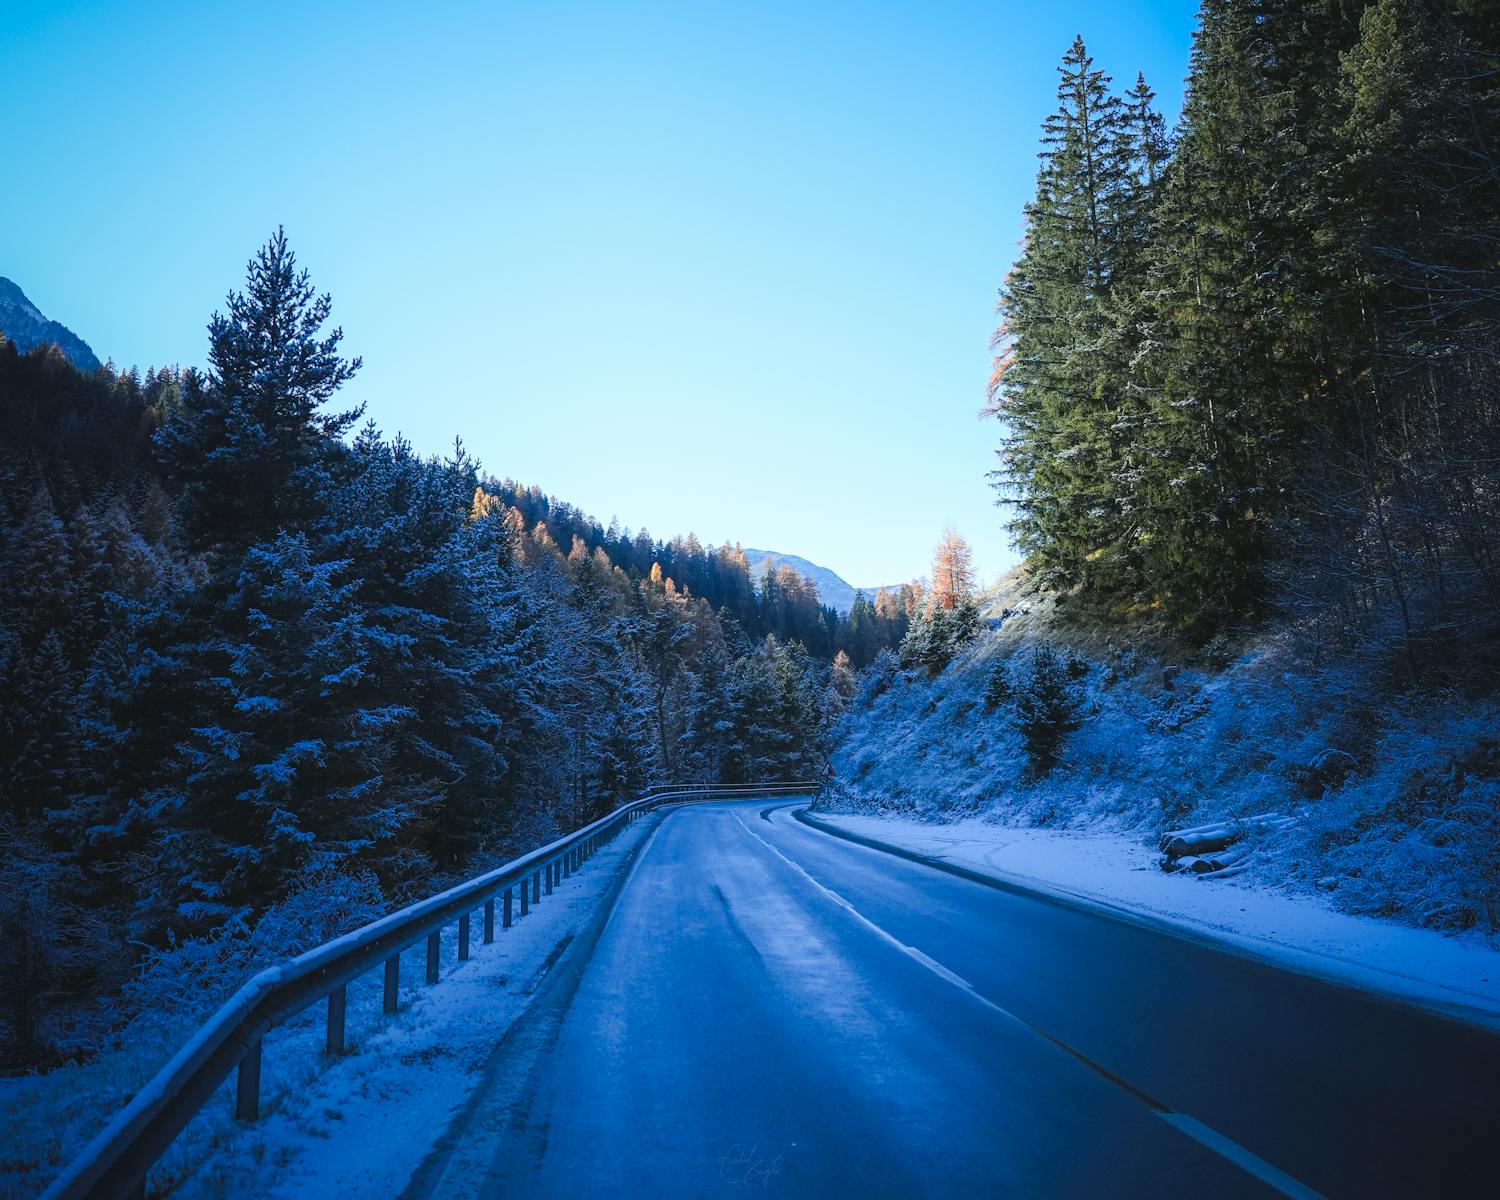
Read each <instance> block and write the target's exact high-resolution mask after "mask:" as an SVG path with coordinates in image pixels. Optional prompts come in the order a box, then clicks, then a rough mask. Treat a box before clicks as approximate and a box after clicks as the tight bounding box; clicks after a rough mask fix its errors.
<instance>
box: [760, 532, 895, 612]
mask: <svg viewBox="0 0 1500 1200" xmlns="http://www.w3.org/2000/svg"><path fill="white" fill-rule="evenodd" d="M740 549H741V550H742V551H743V552H744V555H745V558H746V560H747V561H748V562H749V563H750V570H751V572H752V573H753V574H754V576H755V578H756V579H757V580H760V579H762V578H764V577H765V573H766V572H767V571H768V570H770V569H771V565H772V564H773V563H784V564H785V565H787V566H789V567H791V568H792V570H794V571H796V572H797V573H798V574H799V575H806V576H808V577H810V578H811V579H812V581H813V582H814V583H815V584H817V586H818V599H819V600H821V601H822V602H823V603H824V604H826V605H827V606H828V607H829V608H832V609H834V610H836V611H837V612H838V613H839V614H840V615H842V616H847V615H848V613H849V610H850V609H851V608H853V607H854V596H855V593H856V592H864V594H865V599H867V600H873V599H874V598H875V593H876V592H877V591H878V590H879V587H884V588H885V589H886V590H887V591H892V592H894V591H895V590H896V589H897V588H899V587H900V586H901V585H900V584H899V583H887V584H881V585H879V587H859V588H856V587H855V586H854V585H853V584H851V583H849V582H848V581H847V580H846V579H844V578H843V576H841V575H839V573H838V572H837V571H833V570H830V569H829V568H828V567H825V566H822V565H821V564H819V563H815V562H813V561H811V560H810V559H806V558H803V557H802V556H801V555H798V554H784V553H783V552H781V551H780V550H756V549H753V548H752V547H750V546H742V547H740Z"/></svg>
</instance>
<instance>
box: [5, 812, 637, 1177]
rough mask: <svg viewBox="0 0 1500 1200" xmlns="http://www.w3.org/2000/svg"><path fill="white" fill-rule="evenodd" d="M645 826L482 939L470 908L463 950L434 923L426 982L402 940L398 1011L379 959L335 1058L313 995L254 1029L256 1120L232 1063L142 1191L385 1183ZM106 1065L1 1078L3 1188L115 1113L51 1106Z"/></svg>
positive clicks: (408, 1158) (465, 1080) (438, 1124)
mask: <svg viewBox="0 0 1500 1200" xmlns="http://www.w3.org/2000/svg"><path fill="white" fill-rule="evenodd" d="M653 826H654V822H639V823H637V824H635V825H633V826H629V827H628V828H627V829H626V830H625V831H624V832H622V833H621V834H620V835H619V836H618V837H616V838H615V839H614V841H612V842H611V843H610V844H609V845H607V846H606V847H604V849H602V850H600V851H599V852H598V853H597V854H596V855H595V856H594V857H593V858H592V859H590V860H589V862H588V863H587V864H585V866H584V869H583V870H582V871H581V872H579V873H578V874H576V875H573V876H572V877H571V878H569V879H566V880H564V881H562V882H561V883H560V884H559V885H558V886H557V888H556V890H555V891H554V893H553V894H552V895H551V896H543V897H542V899H541V901H540V903H539V904H538V905H537V906H536V907H533V908H532V910H531V912H530V914H529V915H528V916H527V917H525V918H524V919H519V920H517V922H516V924H515V925H514V926H513V927H512V928H511V929H509V930H502V929H500V928H499V927H498V926H499V920H498V916H497V920H496V924H497V928H496V931H495V941H494V943H493V944H491V945H483V944H482V943H481V941H480V937H479V933H480V929H479V924H478V922H477V921H476V922H475V926H474V944H473V947H472V957H471V958H470V960H469V961H468V962H467V963H463V964H458V963H456V962H455V961H454V957H455V946H454V943H453V938H454V933H455V931H454V930H453V929H449V930H448V931H446V932H445V935H444V946H443V978H442V980H441V982H440V983H439V984H438V986H436V987H427V986H425V985H424V984H422V983H421V982H420V979H421V972H422V961H423V959H424V955H425V950H424V949H423V947H421V946H418V947H415V948H413V949H412V950H410V951H408V952H407V953H406V955H404V956H403V962H402V978H403V982H404V983H405V984H406V986H405V988H404V989H403V995H402V1011H401V1013H400V1014H399V1015H397V1016H396V1017H394V1018H386V1017H383V1016H382V1015H381V1013H380V998H381V979H380V972H379V971H375V972H373V973H372V974H370V975H367V976H365V977H364V978H362V979H360V980H357V981H356V982H355V983H353V984H351V985H350V989H349V998H348V1005H349V1007H348V1018H347V1019H348V1036H349V1042H350V1050H349V1053H348V1054H347V1055H345V1056H344V1057H342V1058H339V1059H335V1060H330V1059H328V1058H325V1057H324V1056H323V1055H322V1053H321V1048H322V1038H323V1023H322V1021H323V1006H322V1005H315V1006H313V1008H312V1009H310V1010H308V1011H307V1012H306V1013H304V1014H302V1016H301V1017H299V1018H298V1019H296V1020H294V1021H293V1022H291V1023H289V1024H288V1025H286V1026H284V1027H282V1028H279V1029H276V1030H273V1031H272V1032H271V1033H270V1034H268V1035H267V1036H266V1042H265V1046H266V1049H265V1058H264V1063H263V1067H262V1070H263V1077H262V1097H263V1100H262V1117H261V1119H260V1120H259V1121H256V1122H254V1123H252V1124H241V1123H239V1122H236V1121H235V1120H234V1119H233V1117H232V1115H231V1104H232V1088H233V1077H232V1076H231V1078H230V1080H229V1081H227V1082H226V1083H225V1085H224V1086H223V1087H221V1088H220V1091H219V1094H218V1095H217V1096H216V1097H215V1098H214V1099H213V1100H212V1101H210V1103H209V1104H208V1106H207V1107H206V1108H205V1109H204V1111H203V1112H202V1113H200V1114H199V1116H198V1117H197V1118H195V1120H194V1121H193V1122H192V1123H191V1124H190V1125H189V1126H188V1127H187V1128H186V1129H185V1130H183V1132H182V1134H181V1135H179V1137H178V1139H177V1141H176V1142H174V1143H173V1145H172V1147H171V1148H170V1149H169V1150H168V1152H167V1154H166V1155H164V1156H163V1158H162V1160H161V1162H160V1163H159V1164H158V1166H157V1169H156V1170H155V1171H154V1172H153V1173H152V1176H151V1181H150V1182H151V1190H150V1192H149V1193H148V1194H162V1193H164V1192H166V1191H169V1190H170V1192H171V1194H172V1195H173V1196H174V1197H182V1198H183V1200H210V1198H222V1197H230V1196H232V1197H236V1198H238V1197H278V1198H280V1197H305V1198H308V1200H311V1198H313V1197H317V1198H318V1200H324V1198H330V1200H336V1198H337V1197H362V1198H366V1197H369V1196H372V1195H380V1196H386V1195H396V1194H398V1193H399V1192H400V1191H401V1190H402V1188H403V1187H404V1185H405V1183H406V1181H407V1179H408V1178H409V1177H410V1175H411V1172H412V1171H413V1170H414V1169H415V1168H416V1167H417V1166H418V1165H419V1164H420V1163H421V1161H422V1159H423V1157H424V1156H425V1155H426V1154H427V1152H428V1151H429V1150H430V1149H431V1148H432V1147H433V1146H434V1144H435V1143H436V1141H437V1139H438V1137H439V1136H440V1135H441V1134H442V1132H443V1130H444V1129H445V1128H446V1127H447V1124H448V1119H449V1117H450V1115H451V1114H452V1113H453V1111H454V1110H455V1109H456V1108H457V1107H458V1106H460V1105H461V1104H462V1103H463V1102H464V1101H465V1099H467V1097H468V1095H469V1093H470V1091H472V1089H473V1088H474V1087H475V1086H476V1084H477V1083H478V1081H479V1078H480V1075H481V1072H482V1070H483V1066H484V1063H485V1060H486V1058H487V1057H488V1052H489V1050H490V1049H491V1048H492V1047H493V1046H494V1044H495V1042H496V1040H497V1039H498V1038H499V1037H500V1035H501V1034H502V1033H503V1032H504V1031H505V1029H506V1027H507V1026H508V1025H509V1024H510V1023H511V1022H512V1021H513V1020H515V1019H516V1017H517V1016H518V1015H519V1014H520V1013H521V1012H523V1011H524V1009H525V1008H526V1005H527V1004H528V1002H529V1001H530V999H531V995H532V992H533V991H534V990H535V987H536V984H537V983H538V982H539V980H540V978H541V977H542V975H543V974H544V973H545V971H546V970H547V969H548V968H549V967H550V965H551V962H552V959H553V957H554V956H555V952H556V951H557V950H558V948H559V947H560V946H562V945H563V944H564V943H565V941H566V939H568V938H570V937H572V936H573V935H575V934H576V933H577V932H578V931H579V930H580V929H581V928H583V926H584V925H585V924H586V923H587V922H588V920H589V919H590V918H591V916H592V915H593V913H594V912H595V910H596V908H597V905H598V904H599V902H600V900H601V899H602V897H603V896H604V894H605V893H606V892H607V891H608V889H609V887H610V885H611V884H612V882H613V881H614V879H615V877H616V874H617V871H618V868H619V867H620V864H621V862H622V860H623V859H624V858H625V857H626V856H627V855H628V854H629V852H630V850H631V848H632V847H633V846H634V845H635V844H636V842H637V841H638V840H639V839H640V838H641V837H642V836H645V831H646V830H647V829H648V828H651V827H653ZM174 1049H175V1047H174V1046H170V1045H163V1046H159V1047H156V1048H155V1057H157V1058H158V1060H159V1061H164V1060H165V1059H166V1058H167V1057H170V1055H171V1053H172V1051H173V1050H174ZM136 1053H138V1051H137V1052H136ZM119 1069H120V1068H119V1067H117V1066H112V1065H111V1063H110V1062H109V1056H105V1061H103V1062H95V1063H90V1064H87V1065H86V1066H84V1067H77V1068H62V1069H60V1070H57V1071H53V1072H50V1073H48V1074H47V1075H42V1076H33V1077H21V1078H17V1079H10V1080H4V1081H0V1111H3V1112H4V1113H5V1114H6V1116H7V1118H8V1120H9V1121H10V1122H11V1124H10V1133H11V1135H13V1136H14V1137H15V1141H14V1142H13V1143H12V1145H11V1147H10V1148H9V1149H8V1150H7V1152H6V1154H5V1155H4V1156H3V1159H0V1196H7V1197H8V1196H17V1197H20V1196H31V1195H34V1194H35V1193H36V1191H37V1190H38V1188H39V1187H40V1186H42V1185H44V1184H45V1182H46V1181H47V1180H48V1179H50V1178H51V1176H52V1175H55V1174H56V1172H57V1170H59V1169H60V1168H61V1166H62V1165H63V1162H64V1161H66V1159H67V1158H68V1157H70V1156H71V1155H72V1154H73V1153H74V1152H76V1150H77V1149H78V1148H79V1147H80V1146H81V1145H82V1144H83V1143H84V1142H85V1141H86V1140H87V1138H88V1137H90V1136H92V1135H93V1133H94V1132H96V1131H97V1129H98V1128H99V1127H100V1126H102V1125H103V1124H104V1123H105V1122H106V1121H107V1120H108V1119H109V1117H110V1116H112V1115H113V1113H112V1110H110V1109H104V1110H103V1111H98V1112H97V1113H96V1114H95V1117H94V1119H93V1120H91V1121H79V1122H74V1123H71V1124H69V1123H68V1122H66V1121H62V1122H59V1120H58V1116H57V1114H58V1111H59V1107H60V1105H59V1099H60V1096H63V1095H68V1094H76V1092H77V1089H80V1088H82V1089H85V1090H87V1089H89V1088H91V1087H93V1086H94V1084H95V1082H96V1081H95V1078H94V1077H95V1076H96V1075H97V1074H98V1072H100V1071H103V1070H108V1071H115V1072H118V1070H119ZM59 1124H61V1125H62V1126H63V1129H62V1130H61V1131H59V1129H58V1128H57V1126H58V1125H59ZM60 1132H61V1136H59V1133H60ZM44 1141H45V1143H46V1144H45V1145H43V1143H44ZM38 1146H41V1147H42V1149H41V1151H40V1153H38V1150H37V1147H38ZM38 1158H41V1159H43V1160H50V1161H46V1162H44V1163H42V1164H39V1163H38V1162H37V1159H38ZM11 1159H15V1160H16V1161H14V1162H12V1161H10V1160H11ZM23 1164H29V1165H26V1169H22V1167H23Z"/></svg>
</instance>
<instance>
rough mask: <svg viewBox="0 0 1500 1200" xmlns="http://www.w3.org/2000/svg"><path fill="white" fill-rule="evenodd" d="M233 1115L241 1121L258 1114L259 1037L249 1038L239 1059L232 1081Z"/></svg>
mask: <svg viewBox="0 0 1500 1200" xmlns="http://www.w3.org/2000/svg"><path fill="white" fill-rule="evenodd" d="M234 1115H235V1117H236V1118H237V1119H238V1120H241V1121H253V1120H255V1118H256V1117H258V1116H260V1037H259V1036H258V1035H257V1036H256V1037H253V1038H251V1039H250V1048H249V1049H248V1050H246V1051H245V1057H244V1058H242V1059H240V1069H239V1071H238V1072H236V1076H235V1081H234Z"/></svg>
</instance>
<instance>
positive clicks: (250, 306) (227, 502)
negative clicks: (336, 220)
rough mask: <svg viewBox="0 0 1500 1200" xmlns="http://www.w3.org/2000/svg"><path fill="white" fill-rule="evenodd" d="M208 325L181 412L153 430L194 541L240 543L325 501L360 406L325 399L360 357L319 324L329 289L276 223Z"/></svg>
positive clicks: (264, 536) (268, 533)
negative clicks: (332, 405) (314, 278)
mask: <svg viewBox="0 0 1500 1200" xmlns="http://www.w3.org/2000/svg"><path fill="white" fill-rule="evenodd" d="M225 309H226V311H225V312H224V313H222V314H221V313H215V314H214V316H213V319H212V320H211V321H210V322H209V325H208V338H209V363H210V371H209V373H208V375H207V376H206V377H200V376H197V375H193V376H190V377H189V378H188V380H187V381H186V382H185V386H184V387H183V390H182V395H181V402H182V411H181V414H180V416H179V417H178V418H177V419H175V420H173V421H171V422H170V423H169V424H167V425H165V426H163V427H162V429H161V430H159V431H158V433H157V449H158V454H159V456H160V459H161V462H162V465H163V468H164V469H165V471H166V472H167V474H168V476H169V477H170V478H171V479H172V480H173V481H174V482H175V484H176V486H177V487H178V489H179V490H180V493H181V497H182V508H183V513H184V517H185V520H186V525H187V529H188V532H189V534H190V536H191V537H192V540H193V543H194V545H195V546H199V547H208V546H223V547H226V548H228V549H231V550H233V549H243V548H244V547H246V546H248V545H250V544H251V543H253V542H256V541H261V540H268V539H270V538H272V537H274V536H275V534H276V532H277V531H278V530H279V529H281V528H282V527H287V528H303V527H305V526H306V525H307V523H308V522H309V521H310V520H312V519H313V518H314V517H315V516H316V515H317V512H318V508H319V504H320V501H321V499H322V497H323V496H324V494H325V493H326V490H327V488H328V486H329V482H330V477H331V475H332V474H333V472H334V470H335V467H336V464H337V463H338V461H339V459H340V458H341V457H342V456H341V453H340V450H341V447H340V444H339V442H338V440H337V439H338V437H339V435H340V434H342V433H343V432H344V431H345V430H347V429H348V428H349V427H350V426H351V425H353V423H354V422H355V421H356V420H357V419H358V417H359V410H353V411H348V412H341V413H327V412H324V411H323V406H324V405H325V404H326V403H327V402H328V400H329V399H330V398H331V397H332V396H333V393H334V392H335V391H337V390H338V388H339V387H340V386H341V385H342V384H344V383H346V382H347V381H348V380H349V379H350V378H352V377H353V375H354V373H355V371H357V370H358V369H359V366H360V360H359V359H358V358H355V359H344V358H341V357H340V356H339V353H338V349H339V343H340V342H341V341H342V340H343V331H342V330H340V329H334V330H333V331H332V332H331V333H329V334H327V335H322V332H321V331H322V329H323V326H324V325H325V324H326V323H327V321H328V317H329V313H330V311H331V309H332V301H331V300H330V298H329V297H328V296H327V295H326V294H325V295H321V296H320V295H318V294H317V293H316V292H315V291H314V289H313V285H312V282H311V280H310V278H309V277H308V273H307V272H306V271H305V270H303V271H298V270H297V260H296V256H295V255H294V254H293V252H292V250H291V247H290V246H288V245H287V240H286V234H285V232H284V231H283V230H281V229H278V230H277V231H276V233H275V234H273V235H272V237H271V239H270V241H268V242H267V243H266V244H265V246H263V247H262V248H261V249H260V250H259V251H258V252H257V253H256V255H255V257H254V258H252V259H251V260H250V262H249V265H248V268H247V274H246V281H245V290H244V291H243V292H230V293H229V296H228V298H227V300H226V302H225Z"/></svg>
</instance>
